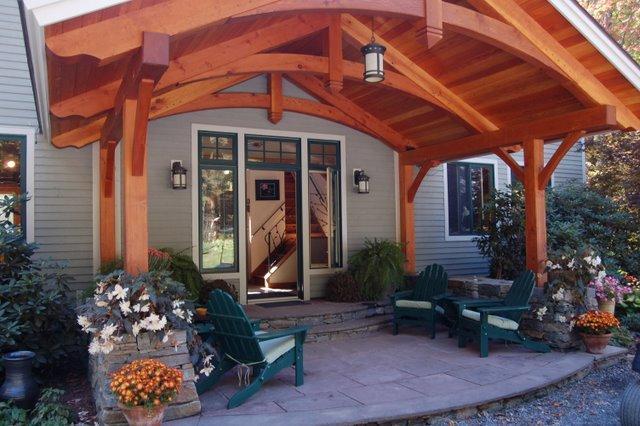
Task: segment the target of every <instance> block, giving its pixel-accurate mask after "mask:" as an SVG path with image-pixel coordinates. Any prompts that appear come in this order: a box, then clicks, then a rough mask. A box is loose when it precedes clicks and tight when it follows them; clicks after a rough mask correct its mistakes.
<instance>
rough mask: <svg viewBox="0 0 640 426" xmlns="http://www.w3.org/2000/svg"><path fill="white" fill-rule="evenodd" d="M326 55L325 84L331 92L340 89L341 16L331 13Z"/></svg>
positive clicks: (338, 91) (341, 73)
mask: <svg viewBox="0 0 640 426" xmlns="http://www.w3.org/2000/svg"><path fill="white" fill-rule="evenodd" d="M327 47H328V49H327V50H328V52H327V56H328V57H329V75H328V77H327V82H326V86H327V89H329V91H330V92H331V93H334V94H336V93H340V91H341V90H342V78H343V75H344V72H343V71H342V17H341V16H340V15H332V16H331V18H330V23H329V29H328V31H327Z"/></svg>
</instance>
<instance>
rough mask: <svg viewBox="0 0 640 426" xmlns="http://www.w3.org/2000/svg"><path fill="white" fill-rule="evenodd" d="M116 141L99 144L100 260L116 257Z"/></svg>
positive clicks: (103, 261) (109, 259) (106, 260)
mask: <svg viewBox="0 0 640 426" xmlns="http://www.w3.org/2000/svg"><path fill="white" fill-rule="evenodd" d="M115 150H116V142H115V141H108V142H107V143H104V144H100V262H101V263H106V262H111V261H113V260H115V258H116V201H115V196H114V192H115V191H114V180H115V179H114V175H115Z"/></svg>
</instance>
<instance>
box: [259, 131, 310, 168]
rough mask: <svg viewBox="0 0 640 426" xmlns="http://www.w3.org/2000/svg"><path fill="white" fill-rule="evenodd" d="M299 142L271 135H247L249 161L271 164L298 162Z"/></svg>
mask: <svg viewBox="0 0 640 426" xmlns="http://www.w3.org/2000/svg"><path fill="white" fill-rule="evenodd" d="M299 145H300V144H299V142H297V141H292V140H288V139H284V140H283V139H279V138H271V137H260V136H249V137H247V161H249V162H252V163H269V164H298V146H299Z"/></svg>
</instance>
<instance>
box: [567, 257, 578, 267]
mask: <svg viewBox="0 0 640 426" xmlns="http://www.w3.org/2000/svg"><path fill="white" fill-rule="evenodd" d="M575 265H576V260H575V259H571V261H570V262H569V263H568V264H567V267H568V268H569V269H573V267H574V266H575Z"/></svg>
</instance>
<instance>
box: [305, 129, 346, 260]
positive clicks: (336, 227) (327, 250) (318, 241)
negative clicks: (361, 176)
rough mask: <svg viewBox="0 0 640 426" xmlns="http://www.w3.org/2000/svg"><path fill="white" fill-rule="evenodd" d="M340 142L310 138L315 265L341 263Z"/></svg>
mask: <svg viewBox="0 0 640 426" xmlns="http://www.w3.org/2000/svg"><path fill="white" fill-rule="evenodd" d="M340 188H341V185H340V142H338V141H323V140H309V245H310V258H311V267H312V268H338V267H341V266H342V200H341V191H340Z"/></svg>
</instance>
